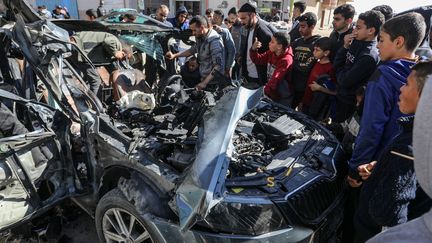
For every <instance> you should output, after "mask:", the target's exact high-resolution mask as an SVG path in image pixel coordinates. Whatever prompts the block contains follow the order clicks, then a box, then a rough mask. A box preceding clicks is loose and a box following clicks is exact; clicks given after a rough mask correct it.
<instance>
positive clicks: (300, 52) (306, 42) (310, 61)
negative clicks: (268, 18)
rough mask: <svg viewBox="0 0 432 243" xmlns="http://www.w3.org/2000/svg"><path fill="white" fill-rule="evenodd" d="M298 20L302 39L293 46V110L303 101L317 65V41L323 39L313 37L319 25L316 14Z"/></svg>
mask: <svg viewBox="0 0 432 243" xmlns="http://www.w3.org/2000/svg"><path fill="white" fill-rule="evenodd" d="M298 20H299V26H300V27H299V31H300V35H301V36H302V37H301V38H298V39H297V40H295V41H294V43H293V44H292V48H293V52H294V62H293V69H292V77H291V85H292V87H293V90H294V97H293V102H292V105H291V107H292V108H296V107H297V106H298V105H299V103H300V102H301V101H302V99H303V95H304V92H305V90H306V83H307V80H308V77H309V73H310V71H311V69H312V67H313V65H314V64H315V59H314V57H313V50H314V45H315V41H317V40H318V39H319V38H320V37H321V36H319V35H313V31H314V29H315V25H316V23H317V16H316V14H314V13H311V12H308V13H305V14H303V15H302V16H300V18H299V19H298Z"/></svg>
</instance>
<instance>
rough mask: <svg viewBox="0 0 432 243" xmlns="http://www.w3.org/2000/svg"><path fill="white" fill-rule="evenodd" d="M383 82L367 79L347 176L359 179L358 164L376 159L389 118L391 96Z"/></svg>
mask: <svg viewBox="0 0 432 243" xmlns="http://www.w3.org/2000/svg"><path fill="white" fill-rule="evenodd" d="M385 89H386V87H384V85H383V82H380V81H378V82H377V81H369V83H368V86H367V88H366V94H365V103H364V108H363V116H362V119H361V123H360V124H361V126H360V131H359V134H358V136H357V138H356V141H355V147H354V151H353V154H352V157H351V160H350V161H349V162H348V164H349V176H350V177H351V178H354V179H360V176H359V174H358V166H359V165H362V164H366V163H369V162H370V161H372V160H374V159H376V158H375V156H376V153H377V151H378V147H379V145H380V142H381V139H382V136H383V133H384V128H385V125H386V124H387V123H388V122H389V120H390V115H391V114H390V112H391V107H392V102H391V97H390V96H389V94H388V91H387V92H386V90H385Z"/></svg>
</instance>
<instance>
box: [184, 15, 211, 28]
mask: <svg viewBox="0 0 432 243" xmlns="http://www.w3.org/2000/svg"><path fill="white" fill-rule="evenodd" d="M209 23H210V21H209V20H208V18H207V17H206V16H201V15H197V16H194V17H193V18H192V19H191V20H190V21H189V25H192V24H196V26H197V27H201V26H204V27H206V28H208V26H209Z"/></svg>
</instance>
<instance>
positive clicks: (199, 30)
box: [189, 23, 205, 37]
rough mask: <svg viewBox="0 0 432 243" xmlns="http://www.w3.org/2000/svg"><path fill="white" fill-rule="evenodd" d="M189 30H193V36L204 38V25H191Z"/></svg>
mask: <svg viewBox="0 0 432 243" xmlns="http://www.w3.org/2000/svg"><path fill="white" fill-rule="evenodd" d="M189 29H191V30H192V35H193V36H195V37H202V36H204V34H205V27H204V26H203V25H201V26H197V24H196V23H193V24H191V25H189Z"/></svg>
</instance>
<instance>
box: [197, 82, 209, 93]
mask: <svg viewBox="0 0 432 243" xmlns="http://www.w3.org/2000/svg"><path fill="white" fill-rule="evenodd" d="M206 86H207V84H206V83H204V82H201V83H199V84H197V85H196V86H195V89H197V90H198V91H200V90H203V89H205V87H206Z"/></svg>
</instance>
